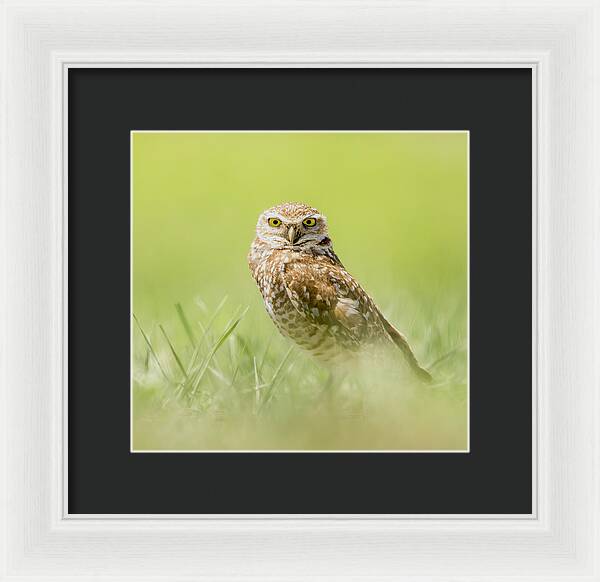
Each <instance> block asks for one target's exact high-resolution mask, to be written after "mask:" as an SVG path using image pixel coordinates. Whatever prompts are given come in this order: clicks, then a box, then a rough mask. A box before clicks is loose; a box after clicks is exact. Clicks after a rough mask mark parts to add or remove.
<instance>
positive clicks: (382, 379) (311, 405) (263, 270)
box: [130, 130, 470, 453]
mask: <svg viewBox="0 0 600 582" xmlns="http://www.w3.org/2000/svg"><path fill="white" fill-rule="evenodd" d="M130 149H131V387H130V391H131V401H130V405H131V411H130V412H131V435H130V436H131V442H130V448H131V451H132V452H406V453H411V452H447V453H468V452H469V450H470V441H469V424H470V410H469V396H470V387H469V132H468V131H463V130H456V131H283V130H282V131H164V130H161V131H151V130H143V131H142V130H140V131H136V130H134V131H131V135H130Z"/></svg>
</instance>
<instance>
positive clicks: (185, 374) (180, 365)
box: [158, 324, 187, 378]
mask: <svg viewBox="0 0 600 582" xmlns="http://www.w3.org/2000/svg"><path fill="white" fill-rule="evenodd" d="M158 329H160V331H161V332H162V334H163V337H164V338H165V340H166V342H167V343H168V344H169V347H170V348H171V353H172V354H173V357H174V358H175V361H176V362H177V365H178V366H179V369H180V370H181V373H182V374H183V376H184V378H187V372H186V371H185V368H184V367H183V364H182V363H181V360H180V359H179V356H178V355H177V352H176V351H175V348H174V347H173V344H172V343H171V340H170V339H169V336H168V335H167V332H166V331H165V328H164V327H163V326H162V325H161V324H159V326H158Z"/></svg>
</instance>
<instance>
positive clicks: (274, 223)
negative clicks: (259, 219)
mask: <svg viewBox="0 0 600 582" xmlns="http://www.w3.org/2000/svg"><path fill="white" fill-rule="evenodd" d="M280 224H281V220H279V218H269V226H279V225H280Z"/></svg>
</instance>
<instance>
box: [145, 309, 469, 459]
mask: <svg viewBox="0 0 600 582" xmlns="http://www.w3.org/2000/svg"><path fill="white" fill-rule="evenodd" d="M200 305H201V307H198V306H195V307H194V308H193V309H192V310H187V309H184V308H183V307H182V306H181V305H179V304H177V305H176V306H175V307H174V309H173V312H174V314H176V317H174V318H173V320H171V321H170V322H169V323H168V324H166V325H165V326H163V325H162V324H159V325H155V326H151V327H150V328H146V327H145V326H144V324H143V323H142V322H140V321H138V320H137V319H136V322H135V323H136V328H137V329H136V332H135V334H136V337H137V339H136V342H135V353H134V383H133V406H134V411H135V416H134V430H133V444H134V449H135V450H259V449H260V450H291V449H294V450H453V449H454V450H459V449H465V448H466V439H467V423H466V414H467V386H466V383H465V377H466V344H465V340H466V338H465V337H463V335H462V333H461V326H460V325H459V326H458V327H457V326H456V325H455V324H456V322H457V321H458V322H460V321H462V319H463V318H464V313H461V312H460V310H458V311H457V310H456V306H455V310H454V311H451V312H450V316H449V317H448V318H447V319H446V318H444V319H441V320H440V319H439V318H436V322H435V325H431V322H430V323H426V322H425V321H424V320H421V321H420V323H419V324H418V325H416V326H415V327H414V328H413V329H411V330H409V332H410V336H411V337H413V338H418V340H419V341H418V344H421V345H422V344H425V345H426V346H427V348H426V349H425V350H423V349H419V350H418V351H419V353H420V356H421V361H423V362H424V363H425V364H426V365H428V366H430V367H431V366H432V367H431V370H432V372H433V374H434V377H435V382H434V384H433V385H431V386H424V385H421V384H419V383H416V384H415V383H414V381H412V379H411V378H410V376H409V375H407V374H406V373H403V372H404V371H403V370H402V367H401V366H394V365H389V366H388V365H384V364H383V363H382V362H378V363H376V364H372V365H368V366H366V367H365V366H361V367H360V368H359V369H354V370H353V371H352V374H348V375H347V376H346V377H345V378H343V379H339V380H335V381H334V380H333V377H331V376H330V374H329V372H328V370H326V369H324V368H322V367H320V366H319V365H318V364H316V363H315V362H314V361H313V360H312V359H310V358H309V357H307V356H306V355H304V354H303V353H302V352H300V351H299V350H298V349H297V348H294V347H292V346H291V345H290V344H289V343H288V342H286V341H285V340H284V339H283V338H280V337H279V335H275V334H276V333H277V332H275V330H273V332H272V333H271V336H270V337H266V338H265V336H263V335H262V333H260V332H258V330H257V329H256V328H254V329H253V327H252V326H251V325H249V324H248V321H249V320H250V319H251V318H248V319H245V316H246V315H247V310H246V309H244V310H237V311H234V312H233V313H232V312H231V310H230V309H227V308H226V301H225V300H223V301H222V302H221V303H220V305H219V306H218V307H216V308H215V309H214V310H210V309H207V308H206V306H204V305H202V304H200ZM449 307H450V306H449ZM257 332H258V333H257ZM140 340H141V341H140ZM263 340H264V341H263ZM394 355H396V356H397V357H398V361H401V360H402V357H401V354H400V353H399V352H398V353H397V354H394Z"/></svg>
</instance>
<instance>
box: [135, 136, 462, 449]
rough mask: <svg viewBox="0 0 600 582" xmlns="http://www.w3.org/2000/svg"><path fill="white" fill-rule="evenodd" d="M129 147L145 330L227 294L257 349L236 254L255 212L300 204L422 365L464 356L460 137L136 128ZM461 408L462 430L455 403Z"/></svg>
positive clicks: (243, 250) (260, 332)
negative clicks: (318, 217) (311, 209)
mask: <svg viewBox="0 0 600 582" xmlns="http://www.w3.org/2000/svg"><path fill="white" fill-rule="evenodd" d="M132 139H133V310H134V313H135V314H136V316H137V317H138V319H139V320H140V321H141V322H142V325H145V326H146V327H147V328H148V329H149V331H148V334H149V335H150V336H152V334H153V333H154V331H152V330H153V329H154V328H155V326H156V324H157V323H163V324H164V325H165V328H166V329H167V331H168V332H169V333H171V334H172V335H175V336H177V334H179V333H180V332H179V331H177V329H176V328H177V322H176V318H175V316H174V307H173V306H174V304H175V303H177V302H179V303H181V304H182V305H184V306H194V305H195V306H197V305H198V304H200V305H202V306H203V309H205V310H206V311H207V313H209V312H210V310H211V309H214V307H215V306H216V305H217V304H218V303H219V301H221V299H222V298H223V297H224V296H225V295H227V296H228V304H229V305H231V306H232V307H236V306H238V305H243V306H249V308H250V309H249V311H248V313H247V315H246V317H245V319H244V320H243V322H242V323H241V324H240V326H239V332H240V333H243V334H245V335H246V336H247V337H250V339H252V338H254V340H255V341H256V342H258V343H260V341H262V340H264V341H265V342H266V341H267V338H270V336H271V334H272V330H273V326H272V323H271V322H270V320H269V319H268V317H267V315H266V313H265V311H264V309H263V307H262V300H261V298H260V294H259V292H258V290H257V288H256V285H255V283H254V281H253V280H252V278H251V276H250V273H249V270H248V267H247V264H246V255H247V253H248V249H249V246H250V243H251V241H252V239H253V237H254V228H255V224H256V220H257V217H258V215H259V214H260V213H261V212H262V211H263V210H265V209H266V208H268V207H270V206H273V205H276V204H278V203H281V202H285V201H300V202H305V203H308V204H310V205H313V206H315V207H317V208H318V209H319V210H320V211H321V212H322V213H324V214H325V215H326V216H327V218H328V221H329V226H330V234H331V238H332V241H333V245H334V249H335V251H336V253H337V254H338V256H339V257H340V259H341V260H342V262H343V263H344V265H345V267H346V268H347V269H348V270H349V272H350V273H352V274H353V275H354V276H355V277H356V278H357V279H358V281H359V282H360V283H361V285H362V286H363V287H364V288H365V289H366V290H367V292H369V293H370V294H371V295H372V296H373V298H374V299H375V301H376V302H377V303H378V304H379V305H380V307H381V308H382V309H383V311H384V313H385V314H386V315H388V316H389V317H390V318H391V320H392V322H393V323H394V324H396V325H397V326H398V327H399V328H400V329H401V330H402V331H404V332H406V333H407V334H408V337H409V339H410V340H411V341H412V342H413V344H414V347H415V350H416V352H417V354H418V355H419V357H420V358H421V360H422V361H423V363H424V364H426V365H427V364H429V363H431V362H432V361H433V360H434V359H436V358H439V357H443V356H444V353H445V350H453V349H455V348H456V346H458V345H459V344H460V346H462V347H461V349H463V348H464V346H465V344H466V334H467V330H466V326H467V244H468V236H467V232H468V228H467V221H468V201H467V191H468V134H467V133H466V132H456V133H417V132H415V133H412V132H410V133H339V132H338V133H294V132H289V133H197V132H193V133H192V132H190V133H160V132H156V133H153V132H148V133H146V132H135V133H133V136H132ZM187 308H189V307H187ZM434 328H435V329H434ZM432 329H434V331H433V332H432V331H431V330H432ZM436 334H437V335H436ZM174 341H175V340H174ZM268 341H271V340H270V339H269V340H268ZM275 341H276V342H277V345H278V349H284V347H285V346H286V343H285V340H284V339H283V338H279V337H277V339H276V340H275ZM145 349H146V346H145V345H144V342H143V341H142V338H141V337H140V336H139V334H134V355H137V356H138V357H139V358H143V356H144V354H143V351H144V350H145ZM146 356H147V355H146ZM146 360H147V357H146ZM135 365H136V364H135V361H134V368H135ZM147 365H148V364H147V361H146V366H147ZM461 369H463V372H461V373H465V374H466V372H464V366H463V367H462V368H461ZM463 380H464V382H463ZM463 380H461V382H459V383H463V384H464V383H465V382H466V378H463ZM453 381H454V382H455V383H456V378H454V380H453ZM142 384H143V383H139V385H140V386H141V385H142ZM134 405H135V404H134ZM135 412H136V411H135V410H134V416H136V415H135ZM461 414H462V416H461V418H460V424H461V426H462V427H463V428H464V425H465V424H466V420H465V417H464V416H465V415H464V407H463V409H461ZM140 438H141V437H140ZM154 447H156V443H154ZM238 448H243V447H238Z"/></svg>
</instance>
